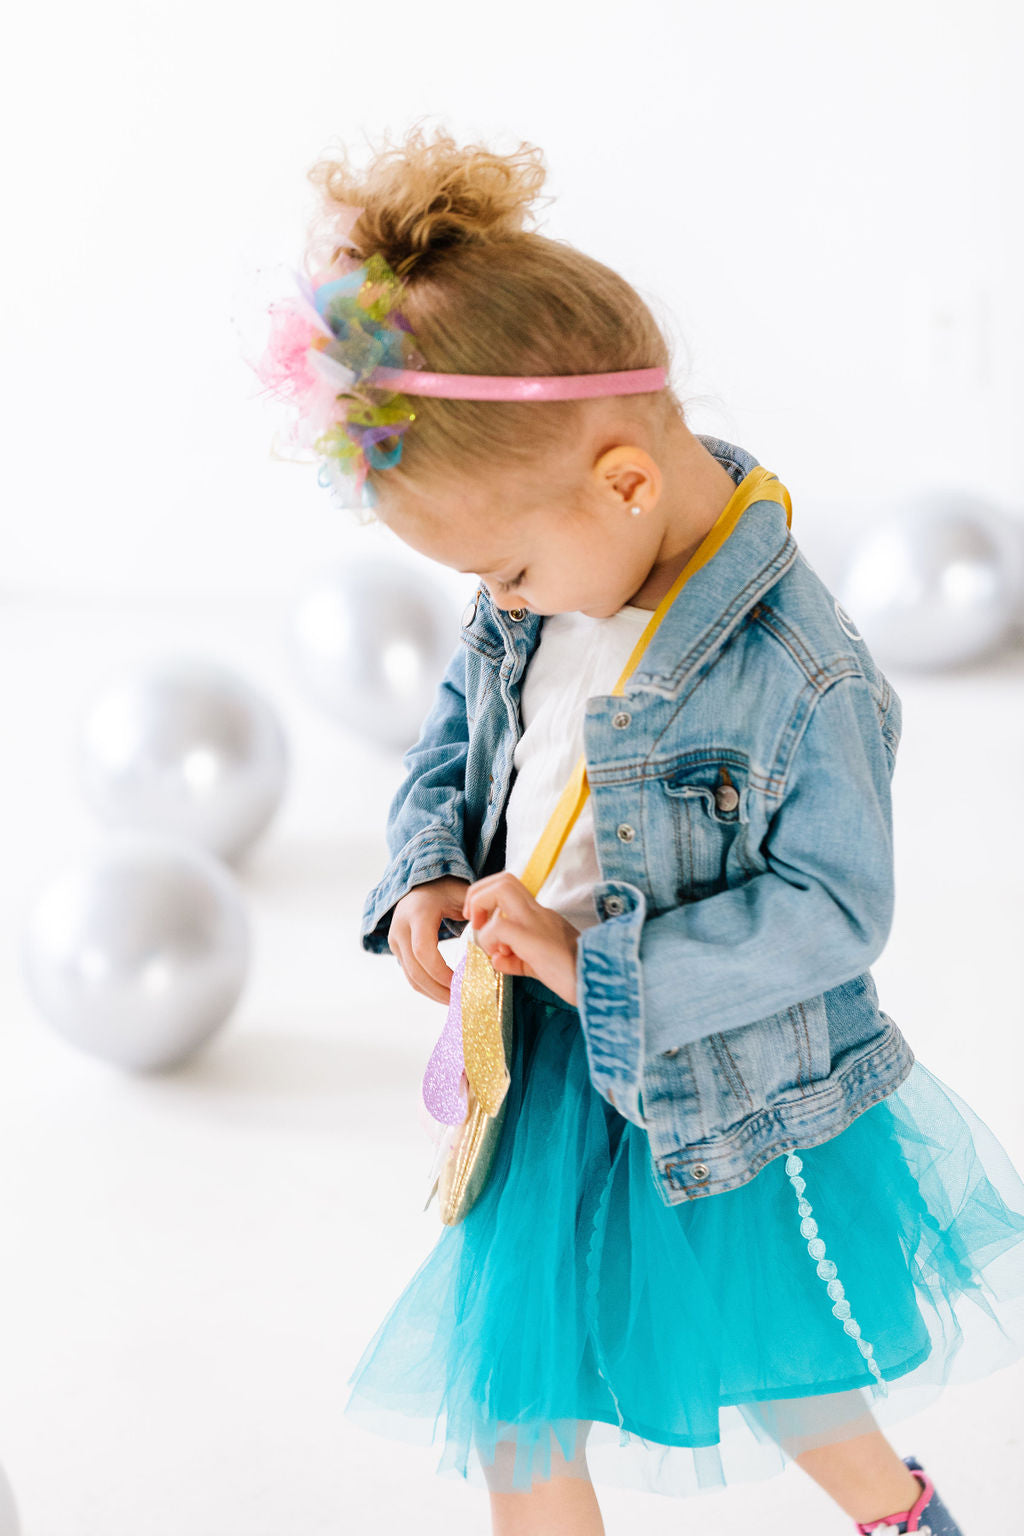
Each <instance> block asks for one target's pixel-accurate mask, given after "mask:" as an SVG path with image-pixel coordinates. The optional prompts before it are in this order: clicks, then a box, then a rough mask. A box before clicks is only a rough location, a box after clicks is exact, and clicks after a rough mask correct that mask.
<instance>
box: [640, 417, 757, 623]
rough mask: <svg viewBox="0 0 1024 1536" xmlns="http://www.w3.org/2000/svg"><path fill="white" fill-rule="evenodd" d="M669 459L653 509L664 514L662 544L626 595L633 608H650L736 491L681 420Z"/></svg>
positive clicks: (671, 439)
mask: <svg viewBox="0 0 1024 1536" xmlns="http://www.w3.org/2000/svg"><path fill="white" fill-rule="evenodd" d="M665 462H666V466H670V467H667V469H666V473H665V478H664V483H663V487H662V494H661V496H660V498H659V500H658V505H657V507H656V508H655V515H657V516H660V518H661V526H662V538H661V543H660V544H659V546H658V552H657V554H656V556H655V559H654V564H653V565H652V566H651V569H650V571H649V572H648V573H647V577H646V579H645V580H644V582H643V585H642V586H640V587H639V588H638V589H637V591H636V592H634V593H633V595H632V596H631V597H630V598H629V599H628V601H629V602H630V603H632V604H633V605H634V607H637V608H648V609H650V610H651V611H652V612H653V610H654V609H655V608H657V606H658V604H659V602H660V601H661V599H662V598H663V597H664V595H665V593H666V592H667V591H668V590H669V588H670V587H671V586H672V583H673V582H674V581H675V579H676V577H677V576H678V575H679V572H680V571H681V570H682V569H683V567H684V566H685V565H686V563H687V561H688V560H690V559H691V558H692V556H693V554H694V552H695V551H696V550H697V549H699V548H700V545H701V544H702V543H703V541H704V539H705V538H707V535H708V533H709V531H710V530H711V528H712V527H713V526H714V524H715V522H716V520H717V519H718V518H719V517H720V516H721V514H722V512H723V511H724V509H725V507H726V506H727V505H728V503H729V501H730V500H731V498H732V496H733V495H734V494H735V491H736V482H735V480H734V479H733V478H732V476H731V475H730V474H729V472H728V470H726V469H723V467H722V465H721V464H719V462H718V460H717V459H716V458H715V456H714V454H712V453H709V452H708V450H707V449H706V448H705V447H704V444H703V443H702V442H701V441H700V439H699V438H698V437H695V436H694V434H693V433H692V432H691V431H690V429H689V428H688V427H687V426H686V425H685V424H684V423H683V422H681V421H678V422H675V423H673V428H672V432H671V434H670V437H669V442H668V445H667V452H666V454H665Z"/></svg>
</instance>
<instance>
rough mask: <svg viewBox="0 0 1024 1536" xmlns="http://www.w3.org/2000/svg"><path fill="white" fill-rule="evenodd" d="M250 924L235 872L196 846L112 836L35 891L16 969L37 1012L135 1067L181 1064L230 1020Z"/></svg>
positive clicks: (146, 836) (86, 1044)
mask: <svg viewBox="0 0 1024 1536" xmlns="http://www.w3.org/2000/svg"><path fill="white" fill-rule="evenodd" d="M249 951H250V939H249V925H248V919H247V916H246V913H245V909H244V906H243V903H242V898H241V894H240V891H239V887H238V884H237V881H236V880H235V877H234V875H233V874H232V873H231V872H230V870H228V869H227V868H226V867H225V866H224V865H223V864H221V863H220V862H219V861H218V860H217V859H216V858H214V856H213V855H212V854H209V853H207V852H206V851H205V850H204V849H202V848H199V847H196V846H195V845H194V844H188V843H185V842H182V841H180V840H175V839H173V838H170V837H166V836H163V835H161V834H158V833H146V832H136V831H124V832H119V833H114V834H112V836H111V837H110V838H109V839H108V840H107V841H106V842H104V843H103V845H102V846H100V847H98V848H96V849H95V850H93V851H92V852H90V853H87V854H86V855H85V856H83V857H82V858H80V859H78V860H77V861H76V862H74V863H72V864H70V865H69V866H68V867H67V868H65V869H64V870H62V871H61V872H60V873H58V874H57V876H56V877H55V878H53V879H52V880H51V881H50V883H49V884H48V885H47V886H46V887H45V889H44V890H43V891H42V893H41V894H40V895H39V896H38V897H37V898H36V900H35V902H34V904H33V906H32V908H31V911H30V914H29V918H28V923H27V927H26V931H25V936H24V947H23V968H24V973H25V976H26V979H27V982H28V986H29V990H30V992H31V995H32V997H33V999H34V1001H35V1003H36V1005H37V1007H38V1009H39V1011H40V1013H41V1014H42V1015H43V1017H44V1018H45V1019H47V1020H48V1022H49V1023H50V1024H51V1025H52V1026H53V1028H54V1029H56V1030H57V1031H58V1033H59V1034H61V1035H63V1036H64V1038H65V1039H67V1040H69V1041H70V1042H71V1043H72V1044H73V1045H76V1046H78V1047H79V1048H80V1049H81V1050H83V1051H87V1052H89V1053H91V1054H92V1055H94V1056H100V1057H103V1058H105V1059H106V1060H107V1061H110V1062H114V1063H115V1064H116V1065H117V1066H120V1067H127V1068H129V1069H131V1070H133V1071H136V1070H137V1071H149V1070H152V1069H156V1068H161V1067H167V1066H171V1065H173V1064H175V1063H177V1062H180V1061H183V1060H185V1058H186V1057H188V1056H189V1055H191V1054H192V1052H193V1051H195V1050H196V1049H198V1047H200V1046H201V1045H202V1044H203V1043H204V1042H205V1041H206V1040H208V1039H209V1038H210V1036H211V1035H213V1034H214V1033H215V1032H216V1031H217V1030H218V1029H220V1027H221V1025H222V1024H223V1023H224V1021H225V1020H226V1019H227V1018H228V1016H229V1015H230V1013H231V1011H232V1009H233V1008H234V1006H235V1004H236V1003H237V1001H238V998H239V996H240V995H241V992H242V988H243V985H244V983H245V977H246V972H247V968H248V960H249Z"/></svg>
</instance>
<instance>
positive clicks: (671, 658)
mask: <svg viewBox="0 0 1024 1536" xmlns="http://www.w3.org/2000/svg"><path fill="white" fill-rule="evenodd" d="M696 435H697V436H698V437H699V438H700V441H701V442H702V443H703V444H704V446H705V448H707V450H708V452H709V453H713V454H714V456H715V458H716V459H717V460H718V462H719V463H720V464H721V465H722V466H723V468H725V469H726V470H728V472H729V474H730V475H731V476H732V478H733V480H734V481H735V482H736V484H737V485H739V483H740V481H741V480H743V478H744V476H746V475H748V474H749V473H750V471H751V470H752V469H756V468H757V464H758V460H757V459H755V458H754V456H753V454H750V453H747V452H746V450H745V449H743V448H740V447H738V446H737V445H736V444H735V443H729V442H725V441H724V440H723V439H722V438H718V437H709V436H706V435H705V434H704V433H703V432H698V433H697V434H696ZM796 556H797V543H796V540H795V539H794V538H793V535H792V533H791V532H790V529H789V527H788V525H787V523H786V509H785V507H783V506H781V505H780V504H779V502H777V501H769V500H762V501H754V502H751V504H750V506H749V507H748V508H747V509H746V511H745V512H744V513H743V515H742V517H741V518H740V520H739V522H738V523H737V524H736V526H735V528H734V529H733V531H732V533H731V534H730V535H729V537H728V539H727V540H726V541H725V543H724V544H723V545H722V547H721V549H719V550H718V551H717V552H716V553H715V554H714V555H713V556H712V557H711V559H710V560H708V561H707V562H706V563H705V564H704V565H702V566H701V567H700V569H699V570H698V571H695V572H694V574H693V575H692V576H691V577H690V578H689V580H688V581H687V582H686V584H685V585H684V586H683V588H682V590H681V591H680V592H679V593H677V595H676V597H675V600H674V601H673V603H672V606H671V608H669V610H668V612H667V613H666V615H665V617H664V618H663V619H662V621H661V623H660V625H659V626H658V628H657V629H656V630H655V632H654V635H653V637H652V639H651V640H650V642H649V643H648V646H647V649H646V650H645V651H644V653H643V655H642V656H641V658H640V661H639V663H638V665H637V667H636V669H635V670H634V672H633V673H632V675H631V676H630V678H629V679H628V680H627V683H626V685H625V686H626V689H627V691H629V692H635V691H637V690H638V689H646V690H648V691H650V692H653V693H663V694H666V695H668V696H669V697H671V696H673V695H675V694H676V693H678V692H679V689H680V688H681V687H682V685H683V684H684V683H685V682H686V680H687V678H689V677H690V676H691V675H692V674H693V673H694V672H695V671H696V670H697V669H698V668H699V667H701V666H702V665H704V663H705V662H706V661H707V659H708V658H709V656H710V655H711V654H712V653H713V652H715V651H717V650H718V649H719V648H720V647H721V646H722V645H724V644H725V642H726V640H728V638H729V636H730V635H731V634H732V633H733V632H734V631H735V629H736V628H737V627H738V626H739V624H740V623H742V621H743V619H744V617H745V615H746V614H747V613H749V612H750V609H751V608H753V606H754V604H755V603H756V602H757V601H758V599H759V598H760V597H762V596H763V595H764V593H765V592H767V591H768V589H769V588H770V587H772V586H774V584H775V582H777V581H778V579H779V577H780V576H781V575H782V573H783V572H784V571H785V570H788V568H789V566H790V565H792V563H793V561H794V560H795V559H796ZM543 619H544V615H542V614H537V613H531V612H525V613H524V614H523V617H522V618H521V619H519V620H516V619H512V618H510V616H509V614H508V613H507V612H505V611H504V610H503V609H500V608H496V607H495V606H494V604H493V603H492V601H491V597H490V593H489V592H488V591H487V588H486V587H481V589H480V591H479V593H478V611H477V615H476V623H474V624H473V625H472V630H473V634H472V637H471V636H470V635H469V634H466V632H465V631H464V632H463V633H464V634H465V637H466V639H467V640H469V641H470V643H476V644H477V645H478V648H479V649H481V650H483V651H485V653H490V654H495V655H497V654H500V653H502V652H503V651H505V650H507V649H521V650H524V654H525V655H526V656H529V654H530V653H531V651H532V650H533V648H534V645H535V644H536V643H537V640H538V638H539V633H538V632H539V630H540V626H541V624H542V623H543ZM488 641H490V642H491V644H488ZM495 641H496V642H497V645H495V644H494V642H495ZM502 641H503V642H504V643H502ZM481 642H482V643H481Z"/></svg>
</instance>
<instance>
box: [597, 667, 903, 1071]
mask: <svg viewBox="0 0 1024 1536" xmlns="http://www.w3.org/2000/svg"><path fill="white" fill-rule="evenodd" d="M891 772H892V765H891V759H890V747H889V746H888V745H887V743H886V740H885V739H884V738H883V733H882V731H881V729H880V727H879V720H878V714H877V711H876V709H875V705H874V702H873V700H872V697H871V694H870V691H869V689H868V686H867V684H866V682H865V680H864V678H863V677H860V676H855V675H848V676H846V677H841V678H839V679H838V680H837V681H836V682H834V683H833V684H831V686H829V687H828V688H827V689H826V690H825V691H824V692H823V693H821V694H819V695H818V698H817V701H816V703H815V705H814V707H813V709H812V710H811V711H810V713H809V715H808V719H807V723H806V725H805V728H804V732H803V736H802V738H801V740H800V742H799V744H798V745H797V747H796V749H795V752H794V755H793V757H792V758H791V766H790V771H789V773H788V775H787V778H786V783H785V785H784V787H783V790H782V794H781V799H780V804H779V807H778V809H777V811H776V812H775V813H774V815H773V816H772V818H771V820H770V822H769V825H768V834H767V837H766V839H765V840H764V842H763V844H762V852H763V854H764V856H765V857H766V859H767V863H768V866H769V868H768V870H767V871H765V872H764V873H763V874H759V875H755V876H753V877H752V878H751V879H750V880H748V881H747V882H746V883H745V884H743V885H739V886H736V887H734V888H733V889H730V890H726V891H720V892H718V893H717V894H716V895H714V896H708V897H706V898H704V899H703V900H699V901H690V902H686V903H684V904H683V905H681V906H678V907H673V908H672V909H671V910H669V911H667V912H664V913H661V914H660V915H659V916H657V917H653V918H650V919H649V920H647V921H645V920H644V908H645V897H644V895H643V893H642V892H641V891H640V890H639V889H638V887H637V886H635V885H633V884H631V883H629V882H626V881H621V880H608V881H603V882H601V883H600V884H599V885H597V886H595V888H594V895H595V898H596V899H597V901H598V904H599V905H600V902H601V900H602V898H603V897H604V896H606V895H608V894H609V893H610V892H612V891H614V892H615V893H616V895H617V896H619V897H621V898H622V899H623V900H624V902H625V910H624V911H623V912H622V914H621V915H618V916H614V917H608V918H605V920H604V921H602V922H600V923H597V924H596V925H594V926H591V927H588V928H585V929H584V930H583V931H582V933H581V934H580V938H579V943H578V946H577V1007H578V1008H579V1010H580V1017H581V1023H582V1026H583V1029H584V1032H585V1034H586V1036H587V1043H588V1052H589V1056H590V1064H591V1072H592V1074H596V1077H600V1076H601V1075H602V1074H604V1075H605V1077H606V1080H607V1082H608V1083H609V1084H611V1085H612V1086H613V1088H614V1087H616V1086H617V1085H619V1084H621V1083H626V1084H628V1083H631V1082H632V1083H634V1084H636V1083H638V1082H639V1081H640V1077H641V1067H642V1061H643V1058H644V1056H645V1055H647V1054H649V1053H651V1052H654V1051H665V1050H668V1049H669V1048H670V1047H671V1046H681V1045H686V1044H688V1043H689V1042H691V1041H693V1040H697V1039H699V1038H700V1037H701V1036H703V1035H709V1034H713V1033H716V1032H717V1031H719V1030H726V1029H732V1028H734V1027H736V1026H738V1025H741V1024H748V1023H751V1022H752V1021H753V1020H755V1019H760V1018H764V1017H766V1016H767V1015H768V1014H772V1013H776V1012H778V1011H779V1010H781V1009H783V1008H789V1007H791V1006H792V1005H793V1004H795V1003H798V1002H802V1001H804V1000H805V999H807V998H810V997H816V996H817V995H818V994H819V993H821V992H826V991H828V990H829V988H831V987H835V986H839V985H840V984H841V983H842V982H845V981H849V980H850V979H852V978H853V977H855V976H858V975H860V974H861V973H862V972H863V971H864V970H866V969H867V967H868V966H870V964H871V963H872V961H874V960H876V959H877V958H878V956H879V955H880V954H881V952H882V950H883V948H884V947H885V943H886V940H887V938H888V936H889V930H890V928H891V925H892V916H893V907H894V881H893V844H892V805H891V794H890V785H891Z"/></svg>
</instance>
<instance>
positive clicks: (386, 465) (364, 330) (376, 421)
mask: <svg viewBox="0 0 1024 1536" xmlns="http://www.w3.org/2000/svg"><path fill="white" fill-rule="evenodd" d="M363 211H364V210H363V209H362V208H361V207H358V206H356V205H354V204H346V205H344V207H343V209H342V219H341V229H340V232H341V236H342V239H345V238H347V237H348V235H349V234H350V232H351V228H352V225H353V224H354V223H355V221H356V219H357V218H358V217H359V215H360V214H361V213H362V212H363ZM291 275H292V277H293V278H294V281H295V285H296V287H297V289H298V297H295V298H286V299H279V300H276V301H275V302H274V303H272V304H271V305H270V307H269V313H270V317H271V331H270V335H269V338H268V340H267V344H266V347H265V349H264V352H263V354H262V356H261V357H260V358H259V360H258V361H257V363H256V365H255V366H256V371H257V373H258V375H259V377H260V379H261V381H262V382H263V384H264V385H265V386H266V387H267V389H268V390H269V391H270V392H271V393H273V394H275V395H277V396H278V397H279V398H281V399H284V400H285V401H287V402H288V403H289V404H291V405H294V406H296V407H297V408H298V420H297V421H296V423H295V424H294V427H293V429H292V432H291V434H290V436H284V435H279V436H278V438H277V439H276V441H275V450H276V452H277V456H278V457H283V458H290V457H293V456H294V455H293V454H292V453H290V452H288V451H287V450H289V449H295V450H298V452H299V453H300V454H303V453H308V452H309V451H310V450H311V451H312V452H313V453H314V454H316V455H317V456H318V457H320V458H321V459H322V460H323V461H324V462H323V466H322V468H321V474H320V483H321V484H322V485H324V486H333V487H334V488H335V489H336V490H339V491H343V492H344V491H347V490H348V489H349V488H352V489H353V490H354V491H355V493H356V504H357V505H359V504H362V505H364V506H365V505H371V506H372V505H373V499H372V497H370V496H369V490H370V488H369V487H368V486H367V485H366V475H367V471H368V469H370V468H373V469H390V468H391V467H392V466H393V465H395V464H397V463H398V461H399V459H400V458H401V455H402V434H403V433H404V432H405V431H406V430H407V428H408V426H409V423H410V422H411V421H413V420H414V419H415V411H414V410H412V408H411V402H410V401H409V400H408V398H407V397H406V396H405V395H402V394H398V393H396V392H393V391H392V392H391V393H387V392H383V391H382V390H381V388H380V387H379V386H376V385H375V386H374V389H373V394H372V396H371V395H370V394H369V393H368V392H367V390H366V389H365V388H364V381H365V379H366V378H367V376H368V375H369V374H371V373H372V372H373V370H374V369H375V368H378V367H387V368H407V367H417V366H419V365H420V364H421V363H422V358H420V357H419V356H418V354H416V352H415V350H414V349H413V347H412V346H411V345H410V341H411V331H410V327H409V322H408V320H407V319H406V317H405V315H404V314H402V312H401V310H400V308H399V305H400V303H401V299H402V294H403V285H402V283H401V282H400V281H399V279H398V278H397V277H396V276H395V273H394V272H393V271H392V269H391V267H390V266H389V264H388V262H387V260H386V258H385V257H384V256H383V255H381V254H380V253H379V252H375V253H374V254H373V255H371V256H370V257H368V258H367V260H366V261H365V262H363V261H360V260H359V259H358V257H357V256H355V255H354V253H352V252H350V251H344V250H343V251H341V252H340V253H339V255H338V256H336V257H335V258H334V260H333V261H332V262H331V264H330V265H329V266H328V267H326V268H323V269H321V270H320V271H319V272H317V273H315V274H314V277H313V279H312V281H310V280H309V279H307V278H306V277H304V276H303V274H302V273H300V272H296V271H294V270H293V271H292V274H291ZM388 439H395V441H394V443H393V445H392V446H391V447H390V448H388V449H383V448H381V447H380V444H381V443H383V442H385V441H387V440H388ZM282 447H284V448H285V450H286V451H285V452H284V453H281V452H280V449H281V448H282ZM325 475H326V479H325V478H324V476H325Z"/></svg>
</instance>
